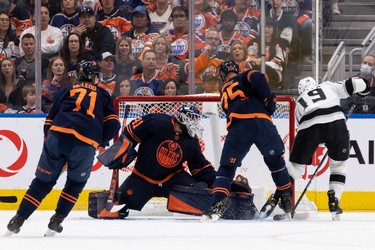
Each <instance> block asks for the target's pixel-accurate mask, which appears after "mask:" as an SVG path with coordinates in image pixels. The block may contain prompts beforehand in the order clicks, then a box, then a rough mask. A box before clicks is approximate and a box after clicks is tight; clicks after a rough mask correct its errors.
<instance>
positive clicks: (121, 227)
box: [0, 211, 375, 250]
mask: <svg viewBox="0 0 375 250" xmlns="http://www.w3.org/2000/svg"><path fill="white" fill-rule="evenodd" d="M14 214H15V212H14V211H0V230H2V231H1V232H0V233H1V234H3V233H5V232H6V225H7V223H8V221H9V220H10V218H11V217H12V216H13V215H14ZM52 214H53V211H36V212H35V213H34V214H33V215H32V216H31V217H30V218H29V219H28V220H27V221H26V222H25V224H24V225H23V227H22V228H21V232H20V233H18V234H16V235H13V236H11V237H8V238H5V237H2V236H0V249H1V250H5V249H9V250H10V249H12V250H21V249H22V250H23V249H25V250H45V249H51V250H52V249H53V250H60V249H64V250H84V249H90V250H96V249H100V250H117V249H119V250H120V249H121V250H123V249H126V250H142V249H145V250H159V249H160V250H169V249H170V250H185V249H186V250H224V249H225V250H237V249H238V250H252V249H272V250H283V249H288V250H291V249H292V250H294V249H302V250H307V249H314V250H325V249H328V250H335V249H340V250H346V249H361V250H367V249H372V250H373V249H375V213H351V212H346V213H344V214H342V216H341V220H340V221H332V220H331V215H330V214H329V213H322V212H321V213H319V214H318V215H317V216H316V217H314V218H311V219H309V220H306V221H273V220H272V219H271V218H267V219H266V220H264V221H225V220H220V221H218V222H216V223H207V222H200V221H199V219H200V218H199V217H195V216H166V217H155V216H149V217H144V216H131V217H129V218H127V219H125V220H97V219H93V218H91V217H89V216H88V215H87V212H72V213H71V214H70V215H69V217H68V218H67V219H66V220H65V221H64V223H63V226H64V231H63V232H62V233H61V234H57V235H56V236H54V237H44V236H43V235H44V233H45V231H46V229H47V224H48V220H49V218H50V217H51V215H52Z"/></svg>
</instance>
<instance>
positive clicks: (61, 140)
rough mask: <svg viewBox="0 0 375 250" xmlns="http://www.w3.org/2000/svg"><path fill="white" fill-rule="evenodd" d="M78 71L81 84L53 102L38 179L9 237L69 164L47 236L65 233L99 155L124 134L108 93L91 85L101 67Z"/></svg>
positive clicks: (89, 65) (13, 221)
mask: <svg viewBox="0 0 375 250" xmlns="http://www.w3.org/2000/svg"><path fill="white" fill-rule="evenodd" d="M79 66H80V72H79V73H78V75H79V78H80V81H79V83H77V84H74V85H70V86H68V87H66V88H64V89H61V90H60V91H59V92H57V94H56V95H55V97H54V99H53V103H52V106H51V110H50V112H49V114H48V116H47V118H46V122H45V125H44V133H45V137H46V139H45V142H44V145H43V150H42V154H41V156H40V159H39V163H38V166H37V169H36V173H35V178H34V180H33V181H32V182H31V185H30V187H29V189H28V190H27V192H26V194H25V195H24V197H23V199H22V201H21V204H20V207H19V209H18V210H17V214H16V215H15V216H14V217H13V218H12V219H11V220H10V222H9V224H8V234H9V235H10V234H12V233H18V232H19V231H20V228H21V226H22V224H23V223H24V221H25V220H26V219H28V218H29V216H30V215H31V214H32V213H33V212H34V211H35V210H36V209H37V208H38V206H39V205H40V203H41V202H42V200H43V199H44V197H45V196H46V195H47V194H48V193H49V192H50V191H51V190H52V188H53V186H54V185H55V184H56V181H57V179H58V178H59V176H60V174H61V172H62V169H63V167H64V165H67V180H66V182H65V187H64V189H63V190H62V192H61V195H60V198H59V201H58V203H57V208H56V213H55V214H54V215H53V216H52V218H51V220H50V223H49V224H48V230H47V232H46V234H45V236H53V235H54V234H55V233H56V232H57V233H61V231H62V229H63V228H62V226H61V223H62V222H63V220H64V218H65V217H67V216H68V214H69V212H70V211H71V209H72V208H73V206H74V204H75V203H76V201H77V200H78V197H79V194H80V193H81V191H82V190H83V188H84V186H85V184H86V182H87V180H88V178H89V176H90V172H91V167H92V164H93V161H94V156H95V150H96V149H97V148H98V147H99V146H104V145H107V144H108V142H109V141H110V140H111V139H112V138H113V137H114V136H115V135H116V134H117V133H118V130H119V129H120V122H119V119H118V116H117V115H116V113H115V110H114V108H113V102H112V98H111V96H110V94H109V93H108V92H107V91H106V90H104V89H102V88H100V87H99V86H98V85H96V84H95V83H93V79H94V78H95V75H96V74H97V73H99V68H98V67H96V66H95V65H93V64H92V63H91V62H86V61H83V62H81V63H80V65H79Z"/></svg>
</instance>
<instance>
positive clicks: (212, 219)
mask: <svg viewBox="0 0 375 250" xmlns="http://www.w3.org/2000/svg"><path fill="white" fill-rule="evenodd" d="M219 218H220V216H219V215H217V214H212V215H206V214H204V215H202V217H201V222H216V221H218V220H219Z"/></svg>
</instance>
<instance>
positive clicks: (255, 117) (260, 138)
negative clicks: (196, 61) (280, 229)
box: [205, 61, 291, 220]
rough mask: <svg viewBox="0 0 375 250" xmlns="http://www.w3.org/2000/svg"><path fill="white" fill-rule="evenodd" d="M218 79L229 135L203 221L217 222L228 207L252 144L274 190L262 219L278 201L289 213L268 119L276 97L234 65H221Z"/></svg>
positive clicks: (278, 143)
mask: <svg viewBox="0 0 375 250" xmlns="http://www.w3.org/2000/svg"><path fill="white" fill-rule="evenodd" d="M220 75H221V78H222V80H223V82H224V85H223V88H222V95H221V106H222V108H223V110H224V111H225V114H226V116H227V130H228V134H227V137H226V140H225V143H224V147H223V150H222V154H221V159H220V167H219V170H218V172H217V175H216V180H215V183H214V185H213V192H214V199H213V204H212V208H211V210H210V211H207V212H206V213H205V217H209V218H210V219H212V220H216V219H217V218H219V217H221V216H222V215H223V213H224V212H225V210H226V209H227V208H228V207H229V205H230V202H229V204H228V201H230V199H229V198H228V195H229V192H230V185H231V182H232V181H233V178H234V175H235V172H236V169H237V167H240V166H241V164H242V160H243V159H244V158H245V156H246V154H247V153H248V152H249V151H250V147H251V146H252V145H253V144H255V146H256V147H257V148H258V149H259V151H260V152H261V154H262V155H263V158H264V161H265V163H266V165H267V167H268V168H269V170H270V171H271V175H272V179H273V181H274V183H275V185H276V189H277V190H276V192H275V195H272V196H271V198H270V199H269V201H268V202H267V203H266V204H265V206H264V207H263V209H262V210H261V216H264V217H266V216H265V215H267V216H268V215H269V214H270V213H271V212H272V210H273V208H274V207H275V205H276V204H277V203H278V201H279V199H281V203H282V205H283V208H284V210H285V212H286V213H289V212H290V211H291V200H290V197H291V196H290V195H291V183H290V178H289V174H288V172H287V169H286V167H285V161H284V159H283V155H284V144H283V142H282V140H281V138H280V135H279V134H278V131H277V129H276V126H275V125H274V124H273V123H272V119H271V115H272V113H273V112H274V111H275V102H274V98H275V95H273V94H272V93H271V92H270V88H269V86H268V83H267V80H266V78H265V76H264V75H263V74H262V73H260V72H259V71H257V70H249V71H246V72H244V73H241V74H239V66H238V65H237V64H236V63H235V62H233V61H229V62H224V63H222V64H221V66H220ZM271 201H272V202H273V203H271V204H270V202H271ZM268 205H270V206H268ZM266 207H267V210H265V208H266Z"/></svg>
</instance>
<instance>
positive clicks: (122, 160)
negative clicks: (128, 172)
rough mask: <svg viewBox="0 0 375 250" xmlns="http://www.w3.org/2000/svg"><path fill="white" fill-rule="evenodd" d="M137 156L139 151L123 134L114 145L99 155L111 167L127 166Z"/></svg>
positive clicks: (99, 158) (100, 159)
mask: <svg viewBox="0 0 375 250" xmlns="http://www.w3.org/2000/svg"><path fill="white" fill-rule="evenodd" d="M136 157H137V151H135V149H134V148H133V147H132V142H131V141H130V140H129V139H128V138H127V137H126V136H124V135H123V134H121V135H120V137H119V138H118V140H117V141H116V142H115V143H114V144H113V145H112V146H110V147H109V148H107V149H106V150H105V151H104V152H103V153H101V154H100V155H98V156H97V158H98V160H99V161H100V162H101V163H102V164H103V165H104V166H106V167H108V168H109V169H116V168H124V167H127V166H128V165H129V164H130V163H131V162H132V161H133V160H134V159H135V158H136Z"/></svg>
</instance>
